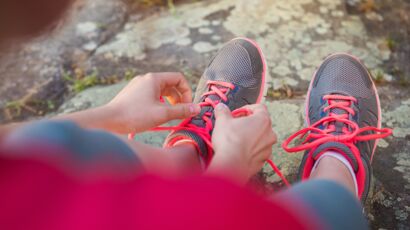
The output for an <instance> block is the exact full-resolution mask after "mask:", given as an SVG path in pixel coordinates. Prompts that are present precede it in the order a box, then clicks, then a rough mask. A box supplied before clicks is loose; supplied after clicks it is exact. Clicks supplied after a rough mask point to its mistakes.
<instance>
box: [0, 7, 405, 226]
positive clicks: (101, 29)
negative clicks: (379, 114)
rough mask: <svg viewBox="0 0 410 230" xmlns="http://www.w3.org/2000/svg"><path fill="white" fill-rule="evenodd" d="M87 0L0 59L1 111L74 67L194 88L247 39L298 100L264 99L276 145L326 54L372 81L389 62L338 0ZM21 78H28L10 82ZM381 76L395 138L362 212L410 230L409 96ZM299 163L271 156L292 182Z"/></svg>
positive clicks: (78, 103)
mask: <svg viewBox="0 0 410 230" xmlns="http://www.w3.org/2000/svg"><path fill="white" fill-rule="evenodd" d="M84 2H85V3H84V6H83V7H82V8H81V9H77V10H76V11H75V12H74V13H73V14H74V15H77V16H76V17H74V18H75V19H71V20H68V22H67V23H66V25H64V27H63V28H62V30H61V32H58V33H56V34H54V35H53V36H51V37H47V36H45V37H42V38H39V39H37V40H36V41H33V42H32V43H29V44H27V45H26V46H25V48H24V49H23V51H21V52H19V53H15V54H8V55H9V56H1V57H3V58H2V59H1V60H0V75H4V76H3V78H4V79H5V82H6V84H2V85H0V98H1V100H0V107H1V106H3V105H4V104H5V103H6V101H7V100H9V99H10V97H9V95H10V94H9V93H8V92H10V91H15V92H17V95H19V94H21V95H23V93H22V92H24V89H27V88H28V87H29V86H30V84H31V85H32V84H33V82H35V83H36V84H41V83H43V82H47V81H50V79H52V81H51V82H52V83H56V84H58V82H60V81H61V78H62V72H73V71H74V67H75V68H80V69H82V70H83V71H84V72H92V71H95V70H97V71H98V77H99V78H106V77H111V76H119V77H120V78H123V77H124V75H126V73H130V72H131V73H135V74H140V73H145V72H151V71H181V72H183V73H184V74H185V75H186V76H187V77H188V79H189V81H190V83H191V84H192V85H193V87H195V84H196V83H197V81H198V79H199V77H200V75H201V72H202V70H203V69H204V67H205V66H206V65H207V63H208V62H209V59H210V58H211V56H212V55H213V54H214V53H215V52H216V51H217V50H218V48H219V47H221V45H222V44H223V43H224V42H226V41H228V40H230V39H232V38H234V37H237V36H247V37H250V38H252V39H255V40H256V41H257V42H258V43H259V44H260V45H261V47H262V50H263V51H264V54H265V56H266V59H267V62H268V67H269V68H268V70H269V74H270V76H271V77H270V79H268V80H269V86H270V91H272V90H273V91H274V90H281V89H283V88H284V87H285V88H289V87H290V88H291V89H292V90H293V92H294V96H293V97H292V98H289V99H286V100H271V99H272V98H270V99H269V98H268V99H267V101H266V105H267V106H268V108H269V111H270V113H271V117H272V121H273V128H274V129H275V131H276V133H277V134H278V137H279V143H281V142H282V141H283V140H284V139H285V138H286V137H288V136H289V134H291V133H292V132H295V131H297V130H298V129H300V128H301V127H302V126H303V123H304V121H303V109H302V107H303V102H304V98H303V95H304V94H305V91H306V89H307V86H308V83H309V80H310V79H311V76H312V74H313V72H314V70H315V68H316V67H317V65H318V64H320V62H321V60H322V59H323V58H324V57H325V56H326V55H328V54H330V53H333V52H349V53H352V54H354V55H356V56H358V57H360V58H361V59H362V60H363V61H364V63H365V64H366V65H367V66H368V67H369V68H370V70H371V71H372V72H374V73H379V72H381V73H384V72H386V65H385V63H386V62H388V61H389V60H390V59H391V58H394V57H392V56H393V55H392V53H391V51H390V49H389V47H388V46H387V45H386V41H385V40H386V38H385V37H382V36H373V35H370V33H369V31H368V30H367V28H366V26H365V24H364V23H363V21H362V19H361V18H360V17H359V16H357V15H353V14H350V13H349V12H348V11H347V10H346V7H345V4H344V1H342V0H276V1H270V0H255V1H247V0H237V1H230V0H214V1H207V2H194V3H186V4H181V5H178V6H177V7H176V8H175V10H173V11H169V10H161V11H159V12H154V13H152V14H151V15H148V16H147V15H143V14H141V13H139V12H131V13H130V12H128V11H127V9H126V8H125V5H124V4H123V3H121V2H119V1H114V0H96V1H91V0H90V1H84ZM351 2H355V1H351ZM90 12H93V13H90ZM97 12H98V13H97ZM376 16H377V15H376ZM376 16H374V17H370V16H369V18H370V19H369V20H380V17H379V16H377V17H376ZM372 18H373V19H372ZM10 55H11V56H10ZM5 60H6V61H5ZM16 66H18V68H17V67H16ZM73 66H74V67H73ZM19 75H27V78H30V79H31V80H30V81H27V82H26V79H22V78H19V79H20V80H18V81H10V80H8V81H7V79H13V78H15V77H16V76H19ZM382 75H383V74H382ZM36 76H39V77H37V78H36ZM385 76H386V79H385V81H384V83H383V84H379V86H378V88H379V93H380V97H381V103H382V106H383V112H384V123H383V124H384V126H388V127H393V128H394V135H393V136H392V137H389V138H387V139H385V140H383V141H380V142H379V148H378V150H377V152H376V156H375V159H374V162H373V165H374V175H375V181H376V182H375V189H374V191H373V196H372V197H371V199H370V200H369V202H368V204H367V206H366V210H367V213H368V218H369V220H370V221H371V225H372V228H374V229H379V228H385V229H410V228H409V226H410V225H409V223H410V217H408V215H409V213H410V195H409V194H410V192H409V191H410V141H409V140H410V94H409V93H410V90H409V88H408V87H407V88H406V87H402V86H399V85H398V84H389V83H388V82H390V81H393V80H392V79H394V78H395V76H390V77H388V76H389V75H385ZM58 79H60V80H58ZM389 79H390V80H389ZM125 84H126V82H121V83H118V84H115V85H112V86H97V87H93V88H90V89H87V90H84V91H83V92H81V93H79V94H77V95H75V96H74V97H72V98H68V99H67V100H66V102H65V103H64V104H63V105H62V106H61V107H60V108H59V111H58V112H59V113H66V112H73V111H77V110H82V109H85V108H89V107H93V106H98V105H101V104H104V103H106V102H107V101H108V100H109V99H110V98H111V97H113V96H114V95H115V94H116V93H117V92H118V91H119V90H120V89H121V88H122V87H123V86H124V85H125ZM22 89H23V90H22ZM165 136H166V133H157V132H155V133H146V134H143V135H140V136H138V137H137V139H138V140H140V141H144V142H146V143H150V144H154V145H157V146H160V145H161V144H162V141H163V139H164V138H165ZM301 155H302V154H301V153H298V154H287V153H285V152H284V151H283V150H282V149H281V148H280V145H275V146H274V147H273V149H272V157H273V159H274V161H275V163H276V164H277V165H278V166H279V167H280V168H281V170H282V171H283V172H284V174H285V175H286V176H287V177H289V178H290V179H291V180H294V175H295V172H296V170H297V167H298V164H299V161H300V158H301ZM263 173H264V175H265V176H266V178H267V181H268V182H270V183H278V181H279V179H278V177H277V176H276V175H274V173H273V172H272V170H271V169H270V168H269V167H266V166H265V167H264V169H263Z"/></svg>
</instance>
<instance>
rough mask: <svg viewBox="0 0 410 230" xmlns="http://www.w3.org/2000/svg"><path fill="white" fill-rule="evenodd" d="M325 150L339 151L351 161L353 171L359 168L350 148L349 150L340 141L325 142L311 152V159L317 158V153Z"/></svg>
mask: <svg viewBox="0 0 410 230" xmlns="http://www.w3.org/2000/svg"><path fill="white" fill-rule="evenodd" d="M325 151H336V152H339V153H341V154H342V155H343V156H345V157H346V158H347V160H348V161H349V162H350V163H351V165H352V168H353V170H354V171H355V172H357V170H358V169H359V166H358V163H357V159H356V158H355V157H354V155H353V152H352V150H350V148H349V147H348V146H347V145H345V144H342V143H340V142H326V143H324V144H322V145H320V146H319V147H317V148H316V149H315V151H314V152H313V154H312V156H313V159H315V160H317V159H318V155H319V154H320V153H322V152H325Z"/></svg>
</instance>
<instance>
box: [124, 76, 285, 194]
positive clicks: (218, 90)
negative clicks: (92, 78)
mask: <svg viewBox="0 0 410 230" xmlns="http://www.w3.org/2000/svg"><path fill="white" fill-rule="evenodd" d="M207 85H208V87H209V89H210V90H209V91H208V92H206V93H204V94H203V95H202V97H206V98H205V100H204V101H203V102H201V103H199V106H201V107H204V106H211V107H212V108H214V109H215V107H216V105H217V104H219V103H220V102H226V101H227V100H228V98H227V96H226V93H228V92H229V91H230V90H233V89H234V88H235V86H234V85H233V84H231V83H228V82H221V81H208V82H207ZM210 95H217V96H218V97H219V98H220V99H221V100H212V99H210V98H209V97H207V96H210ZM251 113H252V111H250V110H247V109H243V108H239V109H236V110H234V111H232V116H233V117H241V116H248V115H250V114H251ZM211 116H212V112H210V111H209V112H205V113H204V114H203V116H202V118H201V119H202V120H204V122H205V126H204V127H198V126H196V125H194V124H191V118H188V119H185V120H183V121H182V122H181V123H180V124H179V125H178V126H170V127H156V128H154V129H152V130H153V131H173V132H175V131H178V130H187V131H191V132H194V133H195V134H197V135H198V136H199V137H200V138H201V139H202V140H204V142H205V144H206V145H207V147H208V152H209V154H208V155H209V156H208V158H207V159H205V161H206V162H205V163H206V165H208V164H209V163H210V161H211V159H212V156H213V154H214V152H213V146H212V142H211V135H210V132H211V131H212V129H213V128H214V127H213V124H212V120H211V118H210V117H211ZM134 136H135V134H134V133H132V134H130V135H129V139H133V138H134ZM267 162H268V164H269V165H270V166H271V167H272V169H273V170H274V171H275V173H276V174H277V175H278V176H279V177H280V178H281V179H282V181H283V182H284V183H285V184H286V185H287V186H289V182H288V181H287V180H286V178H285V177H284V176H283V174H282V173H281V171H280V170H279V169H278V167H277V166H276V165H275V164H274V163H273V161H272V160H267Z"/></svg>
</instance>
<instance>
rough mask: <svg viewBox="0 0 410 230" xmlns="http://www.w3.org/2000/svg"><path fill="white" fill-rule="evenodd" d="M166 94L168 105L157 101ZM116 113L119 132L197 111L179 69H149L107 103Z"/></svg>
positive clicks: (129, 130) (151, 126)
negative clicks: (167, 70)
mask: <svg viewBox="0 0 410 230" xmlns="http://www.w3.org/2000/svg"><path fill="white" fill-rule="evenodd" d="M161 96H162V97H166V98H167V99H168V101H169V102H170V103H171V105H168V104H166V103H161V102H160V97H161ZM105 107H106V108H107V109H109V110H110V111H112V113H114V114H116V116H115V117H113V119H115V123H116V126H117V127H116V131H117V132H119V133H131V132H142V131H146V130H148V129H151V128H154V127H157V126H159V125H161V124H163V123H166V122H168V121H171V120H174V119H185V118H189V117H191V116H195V115H197V114H198V113H199V112H200V110H201V108H200V107H199V105H194V104H192V91H191V88H190V87H189V85H188V82H187V81H186V79H185V77H184V76H183V75H182V74H181V73H148V74H145V75H144V76H137V77H135V78H134V79H132V80H131V82H130V83H128V85H127V86H126V87H125V88H124V89H123V90H122V91H121V92H120V93H119V94H118V95H117V96H116V97H115V98H114V99H113V100H112V101H111V102H109V103H108V104H107V105H106V106H105Z"/></svg>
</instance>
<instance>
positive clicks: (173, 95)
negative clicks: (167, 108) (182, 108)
mask: <svg viewBox="0 0 410 230" xmlns="http://www.w3.org/2000/svg"><path fill="white" fill-rule="evenodd" d="M161 95H162V96H164V97H166V98H167V100H168V102H169V103H170V104H171V105H175V104H178V103H181V102H182V95H181V94H180V93H179V92H178V90H177V89H175V87H171V88H167V89H166V90H164V91H163V92H162V93H161Z"/></svg>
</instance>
